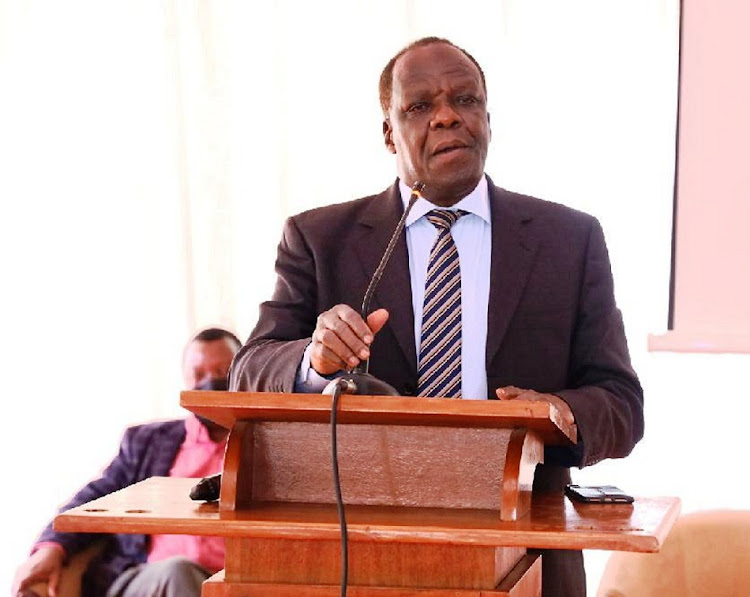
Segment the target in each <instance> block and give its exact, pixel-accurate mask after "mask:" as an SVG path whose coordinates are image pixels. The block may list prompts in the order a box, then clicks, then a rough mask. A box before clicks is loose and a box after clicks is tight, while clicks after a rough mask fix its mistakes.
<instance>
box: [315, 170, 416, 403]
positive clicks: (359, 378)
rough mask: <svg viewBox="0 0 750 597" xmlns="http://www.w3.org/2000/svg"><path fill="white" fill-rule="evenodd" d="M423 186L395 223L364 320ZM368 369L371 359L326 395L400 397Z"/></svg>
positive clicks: (364, 306)
mask: <svg viewBox="0 0 750 597" xmlns="http://www.w3.org/2000/svg"><path fill="white" fill-rule="evenodd" d="M424 187H425V185H424V183H422V182H420V181H416V182H415V183H414V185H413V186H412V187H411V196H410V197H409V203H408V204H407V205H406V209H405V210H404V213H403V215H402V216H401V219H400V220H399V221H398V224H396V229H395V230H394V231H393V234H392V235H391V238H390V240H389V241H388V246H387V247H386V248H385V251H384V253H383V257H381V259H380V263H379V264H378V267H377V268H376V269H375V273H374V274H373V275H372V279H371V280H370V284H369V285H368V286H367V290H366V291H365V296H364V298H363V299H362V308H361V309H360V312H359V313H360V315H361V316H362V319H367V312H368V311H369V310H370V301H371V300H372V295H373V294H375V288H377V285H378V283H379V282H380V278H381V277H382V276H383V271H384V270H385V266H386V265H388V261H389V260H390V259H391V254H392V253H393V250H394V249H395V248H396V243H397V242H398V239H399V236H400V235H401V232H402V231H403V229H404V226H405V225H406V218H407V217H408V215H409V212H410V211H411V208H412V207H414V204H415V203H416V202H417V199H419V198H420V197H421V196H422V191H423V190H424ZM369 368H370V360H369V359H367V360H366V361H362V362H360V364H359V365H357V366H356V367H354V368H353V369H351V370H350V371H348V372H347V373H346V374H345V375H342V376H341V377H337V378H336V379H334V380H332V381H331V382H329V383H328V385H327V386H326V387H325V389H324V390H323V393H324V394H333V393H334V391H336V390H339V391H340V392H342V393H344V394H360V395H372V396H398V395H399V393H398V392H397V391H396V389H395V388H394V387H393V386H392V385H390V384H388V383H386V382H384V381H382V380H380V379H378V378H377V377H375V376H374V375H371V374H370V373H368V370H369Z"/></svg>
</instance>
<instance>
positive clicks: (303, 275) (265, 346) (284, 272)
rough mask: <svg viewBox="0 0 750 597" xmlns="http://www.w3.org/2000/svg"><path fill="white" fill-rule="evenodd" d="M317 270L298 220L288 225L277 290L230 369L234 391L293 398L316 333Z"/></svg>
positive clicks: (278, 262) (278, 263) (281, 247)
mask: <svg viewBox="0 0 750 597" xmlns="http://www.w3.org/2000/svg"><path fill="white" fill-rule="evenodd" d="M315 272H316V264H315V259H314V258H313V254H312V251H311V249H310V247H309V246H308V244H307V243H306V242H305V239H304V237H303V235H302V233H301V232H300V230H299V228H298V226H297V224H296V222H295V220H294V218H289V219H288V220H287V221H286V224H285V225H284V232H283V235H282V239H281V242H280V243H279V248H278V255H277V258H276V275H277V279H276V288H275V290H274V293H273V297H272V298H271V300H270V301H267V302H265V303H263V304H262V305H261V306H260V316H259V318H258V323H257V324H256V326H255V329H254V330H253V332H252V333H251V334H250V338H249V339H248V341H247V343H246V344H245V346H243V347H242V349H241V350H240V352H239V353H238V354H237V357H236V358H235V360H234V363H233V364H232V370H231V374H230V390H232V391H248V392H293V391H294V382H295V378H296V374H297V369H298V368H299V365H300V363H301V361H302V355H303V353H304V351H305V347H306V346H307V345H308V344H309V343H310V340H311V337H312V333H313V331H314V330H315V323H316V318H317V311H316V306H317V304H318V292H317V282H316V278H315Z"/></svg>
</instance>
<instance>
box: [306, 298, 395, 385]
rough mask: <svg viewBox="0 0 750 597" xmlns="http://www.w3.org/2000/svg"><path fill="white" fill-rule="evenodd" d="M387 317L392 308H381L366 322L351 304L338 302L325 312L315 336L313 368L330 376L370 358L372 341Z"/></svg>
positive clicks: (321, 316) (321, 315)
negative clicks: (339, 303) (389, 309)
mask: <svg viewBox="0 0 750 597" xmlns="http://www.w3.org/2000/svg"><path fill="white" fill-rule="evenodd" d="M387 319H388V311H386V310H385V309H378V310H377V311H375V312H373V313H371V314H370V316H369V317H368V318H367V322H365V321H364V320H363V319H362V317H361V316H360V314H359V313H357V312H356V311H355V310H354V309H352V308H351V307H350V306H348V305H336V306H335V307H332V308H331V309H329V310H328V311H324V312H323V313H321V314H320V315H319V316H318V322H317V325H316V327H315V331H314V332H313V335H312V349H311V352H310V364H311V365H312V367H313V369H315V370H316V371H317V372H318V373H320V374H322V375H330V374H331V373H335V372H337V371H340V370H342V369H351V368H353V367H356V366H357V365H359V363H360V361H363V360H366V359H369V358H370V344H372V341H373V340H374V338H375V334H376V333H377V332H378V331H380V329H381V328H382V327H383V325H384V324H385V322H386V321H387ZM368 323H369V324H371V325H368Z"/></svg>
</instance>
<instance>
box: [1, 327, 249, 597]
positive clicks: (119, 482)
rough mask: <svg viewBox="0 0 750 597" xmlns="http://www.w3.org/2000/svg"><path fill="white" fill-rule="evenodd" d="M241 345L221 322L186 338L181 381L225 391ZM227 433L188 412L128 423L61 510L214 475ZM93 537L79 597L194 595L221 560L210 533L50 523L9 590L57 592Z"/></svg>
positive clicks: (188, 385)
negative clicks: (99, 468)
mask: <svg viewBox="0 0 750 597" xmlns="http://www.w3.org/2000/svg"><path fill="white" fill-rule="evenodd" d="M240 344H241V343H240V341H239V340H238V339H237V337H236V336H235V335H234V334H232V333H231V332H229V331H227V330H224V329H221V328H208V329H205V330H202V331H201V332H199V333H197V334H196V335H195V336H193V337H192V338H191V339H190V341H189V342H188V344H187V345H186V347H185V351H184V354H183V359H182V371H183V377H184V383H185V387H186V388H190V389H203V390H226V389H227V375H228V372H229V366H230V364H231V362H232V358H233V357H234V355H235V353H236V352H237V350H238V349H239V347H240ZM227 434H228V431H227V430H226V429H224V428H223V427H220V426H219V425H217V424H216V423H213V422H212V421H208V420H203V419H201V420H198V419H197V417H195V415H190V417H188V419H177V420H171V421H159V422H156V423H147V424H144V425H136V426H134V427H129V428H128V429H127V430H126V431H125V434H124V436H123V439H122V442H121V444H120V451H119V453H118V454H117V456H116V457H115V458H114V459H113V460H112V462H111V463H110V464H109V466H107V468H106V469H105V470H104V472H103V473H102V475H101V477H100V478H98V479H95V480H93V481H91V482H90V483H88V484H87V485H86V486H85V487H83V488H82V489H81V490H80V491H79V492H78V493H77V494H76V495H75V496H74V497H73V498H72V499H71V500H70V502H68V503H67V504H66V505H65V506H63V507H62V508H61V510H68V509H70V508H74V507H76V506H79V505H81V504H84V503H86V502H90V501H91V500H94V499H97V498H99V497H102V496H104V495H108V494H110V493H112V492H114V491H117V490H119V489H122V488H124V487H127V486H129V485H132V484H133V483H137V482H139V481H143V480H144V479H148V478H149V477H154V476H157V477H167V476H170V475H173V476H181V477H193V476H195V477H202V476H207V475H209V474H214V473H216V472H218V471H219V470H221V462H222V461H223V455H224V447H225V444H226V438H227ZM97 541H103V543H104V548H103V549H102V551H101V553H100V554H99V555H98V556H97V557H96V558H95V559H94V561H92V563H91V564H90V565H89V567H88V568H87V570H86V571H85V573H84V576H83V578H82V583H81V593H82V597H103V596H104V595H107V596H112V597H131V596H132V597H141V596H145V595H160V596H169V595H173V596H175V597H189V596H190V595H195V596H196V597H197V596H198V595H200V591H201V584H202V582H203V581H204V580H205V579H206V578H208V577H209V576H210V575H211V574H213V573H215V572H217V571H218V570H220V569H221V568H223V566H224V544H223V540H221V539H219V538H216V537H189V536H184V537H183V536H179V535H172V536H167V535H154V536H146V535H134V534H118V535H102V534H89V533H60V532H57V531H55V530H53V528H52V523H50V524H49V525H47V527H46V528H45V529H44V531H42V533H41V535H40V536H39V539H38V540H37V542H36V545H35V547H34V550H33V552H32V554H31V556H29V558H28V559H27V560H26V561H25V562H24V563H23V564H22V565H21V566H20V567H19V568H18V571H17V572H16V575H15V578H14V581H13V589H12V594H13V595H16V594H18V595H21V594H23V595H26V594H27V593H23V591H26V590H27V589H28V588H29V587H31V586H32V585H35V584H37V583H47V589H48V593H46V594H45V595H47V594H48V595H50V596H52V595H56V594H57V593H56V591H57V584H58V582H59V578H60V574H61V572H62V568H63V565H64V562H65V560H66V559H67V558H69V557H71V556H73V555H75V554H76V553H78V552H81V551H83V550H84V549H86V548H87V547H89V546H90V545H92V544H93V543H94V542H97Z"/></svg>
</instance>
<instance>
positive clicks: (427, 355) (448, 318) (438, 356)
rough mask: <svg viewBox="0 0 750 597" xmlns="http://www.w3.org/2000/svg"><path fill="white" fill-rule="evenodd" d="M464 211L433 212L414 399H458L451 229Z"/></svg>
mask: <svg viewBox="0 0 750 597" xmlns="http://www.w3.org/2000/svg"><path fill="white" fill-rule="evenodd" d="M466 213H467V212H465V211H462V210H456V211H450V210H447V209H433V210H432V211H431V212H429V213H428V214H427V219H428V220H429V222H430V223H431V224H432V225H433V226H435V228H437V231H438V234H437V238H436V239H435V244H434V245H433V246H432V250H431V251H430V261H429V263H428V265H427V280H426V282H425V292H424V305H423V308H422V341H421V343H420V349H419V387H418V390H417V395H418V396H442V397H446V398H460V397H461V268H460V266H459V263H458V251H457V250H456V244H455V243H454V242H453V237H452V236H451V226H453V224H454V223H455V222H456V221H457V220H458V218H460V217H461V216H463V215H465V214H466Z"/></svg>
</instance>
